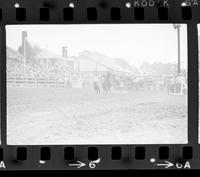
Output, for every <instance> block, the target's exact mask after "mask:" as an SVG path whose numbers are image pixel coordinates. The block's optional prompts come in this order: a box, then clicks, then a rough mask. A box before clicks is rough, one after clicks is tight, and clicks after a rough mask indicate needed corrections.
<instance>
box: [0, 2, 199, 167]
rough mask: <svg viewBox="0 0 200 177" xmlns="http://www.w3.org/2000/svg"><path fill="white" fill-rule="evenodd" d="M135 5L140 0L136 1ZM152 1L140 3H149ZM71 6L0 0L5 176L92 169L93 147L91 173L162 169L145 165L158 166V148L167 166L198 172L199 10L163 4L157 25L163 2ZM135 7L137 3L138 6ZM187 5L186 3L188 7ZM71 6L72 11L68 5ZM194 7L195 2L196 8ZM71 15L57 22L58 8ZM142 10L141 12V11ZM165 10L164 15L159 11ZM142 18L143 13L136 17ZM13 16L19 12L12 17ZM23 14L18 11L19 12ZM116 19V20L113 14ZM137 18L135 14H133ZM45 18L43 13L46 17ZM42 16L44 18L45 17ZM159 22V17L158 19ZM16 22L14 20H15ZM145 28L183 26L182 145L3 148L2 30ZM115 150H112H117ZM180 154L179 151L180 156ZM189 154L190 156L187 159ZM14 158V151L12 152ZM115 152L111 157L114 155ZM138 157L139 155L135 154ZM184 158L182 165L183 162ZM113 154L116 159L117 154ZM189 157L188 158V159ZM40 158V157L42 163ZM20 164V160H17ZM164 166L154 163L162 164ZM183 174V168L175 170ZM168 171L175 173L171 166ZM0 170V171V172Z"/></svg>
mask: <svg viewBox="0 0 200 177" xmlns="http://www.w3.org/2000/svg"><path fill="white" fill-rule="evenodd" d="M139 1H140V0H139ZM150 1H151V2H152V0H146V1H145V2H147V3H148V4H149V2H150ZM127 2H129V3H131V4H132V6H131V7H130V8H128V7H126V3H127ZM127 2H126V1H123V0H118V1H115V0H109V1H108V0H95V1H94V0H85V1H81V0H74V1H68V0H67V1H64V0H62V1H59V2H58V1H57V2H56V0H49V1H45V0H41V1H39V0H38V1H34V0H27V1H23V0H19V1H18V2H16V1H14V0H8V1H3V0H0V9H1V10H0V41H1V44H0V56H1V60H0V65H1V72H0V77H1V80H0V86H1V137H2V138H1V140H2V141H1V142H2V143H1V145H0V158H1V152H2V151H3V157H2V159H0V161H1V160H2V161H1V162H4V164H5V166H6V169H8V170H25V169H29V170H34V169H37V170H42V169H60V170H61V169H62V170H63V169H69V170H73V169H77V168H72V167H69V164H70V163H72V162H77V161H81V162H84V163H86V164H87V165H86V166H85V167H84V168H80V169H83V170H84V169H92V168H90V167H89V163H90V162H91V161H92V160H89V158H88V156H89V155H88V148H90V147H97V148H98V157H101V163H99V164H98V165H96V167H95V169H98V170H99V169H165V168H163V167H161V168H160V167H158V166H155V165H153V164H152V163H151V162H150V160H151V159H152V158H155V159H156V160H159V149H160V148H161V147H167V148H168V149H169V157H168V158H166V159H165V160H167V161H169V162H172V163H173V164H175V163H178V164H180V165H181V164H183V165H184V164H185V163H186V162H188V161H189V163H190V165H191V169H200V165H199V164H200V163H199V162H200V151H199V149H200V145H199V144H198V122H199V120H198V57H199V56H198V55H199V54H198V31H197V24H198V23H200V6H197V5H192V4H190V5H189V6H186V7H183V6H182V3H184V2H185V1H184V0H176V1H174V0H168V4H169V6H168V7H167V8H168V12H167V13H168V16H167V17H168V18H167V19H166V18H164V19H159V18H158V9H159V8H161V7H164V8H165V6H162V3H163V2H164V0H154V2H155V4H156V3H157V4H156V5H155V6H150V5H148V6H145V7H143V6H142V7H141V6H140V7H137V8H136V7H134V6H133V4H134V2H135V1H134V0H130V1H127ZM140 2H141V1H140ZM191 2H192V1H191ZM16 3H18V5H20V7H18V8H16V7H15V4H16ZM70 3H73V4H74V7H73V6H70V5H69V4H70ZM199 4H200V2H199ZM66 7H67V8H69V7H70V8H72V9H73V18H71V19H67V20H66V19H64V18H63V12H64V11H63V8H66ZM19 8H23V9H25V15H26V16H25V18H22V19H20V17H17V14H16V13H17V11H18V10H17V9H19ZM41 8H45V9H49V18H48V17H45V20H44V19H43V20H41V18H40V9H41ZM88 8H92V9H93V10H91V11H92V12H90V13H91V14H95V10H94V9H96V18H95V19H89V18H88V10H87V9H88ZM111 8H115V10H116V11H115V12H114V13H116V15H114V17H115V16H117V17H116V19H115V18H114V19H113V18H112V15H111ZM138 9H140V10H139V13H141V14H143V13H144V18H142V19H140V18H139V19H137V18H136V15H135V13H136V11H137V10H138ZM141 9H142V10H141ZM165 10H166V9H165ZM188 10H189V17H190V18H189V17H188V15H186V18H185V17H184V15H185V13H187V12H188ZM142 12H143V13H142ZM18 13H19V12H18ZM20 13H22V14H24V10H22V12H20ZM119 13H120V14H119ZM137 13H138V12H137ZM47 14H48V12H47ZM47 16H48V15H47ZM164 16H165V15H164ZM17 18H18V19H17ZM19 19H20V20H19ZM109 23H116V24H126V23H134V24H140V23H141V24H148V23H155V24H157V23H183V24H187V35H188V36H187V38H188V83H189V84H188V87H189V89H188V90H189V91H188V144H166V145H164V144H162V145H159V144H155V145H150V144H146V145H145V144H144V145H143V144H139V145H137V144H135V145H73V146H70V145H66V146H65V145H44V146H43V145H38V146H35V145H33V146H23V145H22V146H21V145H20V146H17V145H16V146H15V145H14V146H13V145H7V143H6V139H7V137H6V31H5V26H6V25H14V24H16V25H17V24H109ZM19 147H25V148H26V149H27V160H17V151H18V150H17V149H18V148H19ZM42 147H48V148H50V150H51V151H50V153H51V154H50V156H51V158H50V159H49V160H43V161H44V164H42V163H40V160H41V159H40V150H41V148H42ZM66 147H74V150H75V157H74V159H73V160H65V159H64V148H66ZM114 147H120V148H121V158H118V159H115V160H112V158H111V157H112V153H111V152H112V148H114ZM138 147H143V148H145V158H143V159H140V160H139V159H138V160H136V158H135V157H136V154H135V152H136V148H138ZM120 148H118V149H120ZM184 149H185V150H184ZM188 150H190V153H189V154H190V155H189V156H191V159H187V158H188V157H187V156H188V155H187V152H188ZM191 150H192V151H193V152H192V153H193V155H191ZM18 152H19V151H18ZM116 152H117V151H116ZM139 152H140V151H139ZM184 153H186V156H185V157H186V159H184V158H183V156H184ZM117 154H118V153H117ZM192 156H193V157H192ZM45 158H46V157H45ZM22 159H23V158H22ZM165 160H159V162H164V161H165ZM181 168H182V169H184V168H183V167H181ZM168 169H177V167H176V166H175V165H174V166H173V167H170V168H168ZM0 170H1V169H0Z"/></svg>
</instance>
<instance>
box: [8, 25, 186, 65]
mask: <svg viewBox="0 0 200 177" xmlns="http://www.w3.org/2000/svg"><path fill="white" fill-rule="evenodd" d="M22 31H27V32H28V38H27V40H28V41H29V42H30V43H31V44H32V45H38V46H40V47H42V48H45V49H48V50H50V51H52V52H54V53H56V54H58V55H61V53H62V49H61V48H62V46H67V48H68V55H69V56H78V55H79V53H80V52H81V51H83V50H89V51H92V52H98V53H102V54H104V55H107V56H109V57H111V58H124V59H125V60H126V61H127V62H128V63H130V64H131V65H134V66H137V67H138V66H140V65H141V64H142V63H143V62H149V63H153V62H161V63H176V62H177V30H175V29H174V27H173V24H120V25H119V24H89V25H78V24H76V25H7V26H6V38H7V45H8V46H9V47H12V48H13V49H15V50H17V48H18V47H19V45H21V40H22V39H21V32H22ZM180 31H181V33H180V36H181V65H182V67H183V68H186V67H187V26H186V25H185V24H181V30H180Z"/></svg>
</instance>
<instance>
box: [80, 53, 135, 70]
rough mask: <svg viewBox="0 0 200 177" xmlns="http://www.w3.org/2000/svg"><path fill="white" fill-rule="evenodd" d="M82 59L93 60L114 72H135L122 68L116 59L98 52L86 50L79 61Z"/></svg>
mask: <svg viewBox="0 0 200 177" xmlns="http://www.w3.org/2000/svg"><path fill="white" fill-rule="evenodd" d="M82 57H84V58H86V59H89V60H92V61H94V62H96V63H98V64H100V65H102V66H104V67H106V68H109V69H111V70H114V71H120V72H127V73H133V71H130V70H127V69H125V68H123V67H122V66H120V65H118V64H117V62H116V61H115V59H113V58H110V57H108V56H105V55H103V54H100V53H97V52H90V51H87V50H84V51H82V52H81V53H80V57H79V59H81V58H82Z"/></svg>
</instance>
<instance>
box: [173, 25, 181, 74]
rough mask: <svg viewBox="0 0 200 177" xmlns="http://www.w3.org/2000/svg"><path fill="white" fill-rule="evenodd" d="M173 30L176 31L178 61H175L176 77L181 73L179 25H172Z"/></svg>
mask: <svg viewBox="0 0 200 177" xmlns="http://www.w3.org/2000/svg"><path fill="white" fill-rule="evenodd" d="M173 26H174V29H175V30H177V50H178V51H177V52H178V61H177V75H179V74H180V73H181V48H180V45H181V44H180V27H181V25H179V24H173Z"/></svg>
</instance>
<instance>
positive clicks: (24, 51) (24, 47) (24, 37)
mask: <svg viewBox="0 0 200 177" xmlns="http://www.w3.org/2000/svg"><path fill="white" fill-rule="evenodd" d="M26 39H27V32H26V31H22V47H23V57H24V76H25V74H26Z"/></svg>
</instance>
